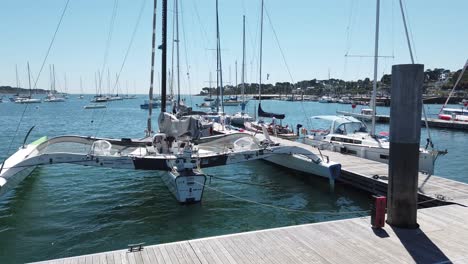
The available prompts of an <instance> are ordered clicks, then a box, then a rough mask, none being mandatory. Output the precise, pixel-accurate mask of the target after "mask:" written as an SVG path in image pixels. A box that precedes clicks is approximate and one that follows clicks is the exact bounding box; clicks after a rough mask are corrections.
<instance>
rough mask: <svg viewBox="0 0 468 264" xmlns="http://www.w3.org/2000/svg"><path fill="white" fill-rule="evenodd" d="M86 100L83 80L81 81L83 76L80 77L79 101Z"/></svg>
mask: <svg viewBox="0 0 468 264" xmlns="http://www.w3.org/2000/svg"><path fill="white" fill-rule="evenodd" d="M83 98H84V95H83V80H82V79H81V76H80V95H79V96H78V99H83Z"/></svg>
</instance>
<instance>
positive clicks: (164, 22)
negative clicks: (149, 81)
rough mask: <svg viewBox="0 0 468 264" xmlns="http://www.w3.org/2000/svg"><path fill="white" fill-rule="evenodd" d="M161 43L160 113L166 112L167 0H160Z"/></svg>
mask: <svg viewBox="0 0 468 264" xmlns="http://www.w3.org/2000/svg"><path fill="white" fill-rule="evenodd" d="M161 41H162V43H161V51H162V53H161V57H162V58H161V75H162V76H161V112H166V97H167V93H166V89H167V87H166V82H167V0H162V40H161Z"/></svg>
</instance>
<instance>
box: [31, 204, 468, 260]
mask: <svg viewBox="0 0 468 264" xmlns="http://www.w3.org/2000/svg"><path fill="white" fill-rule="evenodd" d="M466 219H468V208H467V207H463V206H460V205H446V206H440V207H432V208H426V209H421V210H419V211H418V223H419V224H420V228H418V229H414V230H409V229H399V228H392V227H389V226H388V225H386V226H385V228H383V229H380V230H374V229H372V228H371V227H370V223H369V222H370V220H369V217H363V218H354V219H348V220H340V221H332V222H324V223H317V224H306V225H299V226H291V227H283V228H276V229H268V230H263V231H254V232H247V233H241V234H234V235H226V236H219V237H211V238H203V239H195V240H188V241H181V242H177V243H169V244H161V245H155V246H148V247H145V248H144V249H143V250H142V251H140V252H128V250H118V251H111V252H104V253H98V254H93V255H85V256H78V257H72V258H65V259H57V260H51V261H44V262H40V263H48V264H59V263H60V264H65V263H70V264H75V263H86V264H94V263H96V264H106V263H113V264H117V263H131V264H142V263H145V264H146V263H229V264H234V263H277V264H281V263H291V264H292V263H391V264H394V263H449V262H450V263H468V226H467V222H466Z"/></svg>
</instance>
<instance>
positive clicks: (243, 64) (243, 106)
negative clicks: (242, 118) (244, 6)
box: [241, 15, 245, 109]
mask: <svg viewBox="0 0 468 264" xmlns="http://www.w3.org/2000/svg"><path fill="white" fill-rule="evenodd" d="M242 22H243V24H242V73H241V82H242V109H244V108H245V105H244V104H245V82H244V81H245V80H244V72H245V15H244V16H243V17H242Z"/></svg>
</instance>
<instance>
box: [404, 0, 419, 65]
mask: <svg viewBox="0 0 468 264" xmlns="http://www.w3.org/2000/svg"><path fill="white" fill-rule="evenodd" d="M401 1H403V0H401ZM403 8H404V9H405V14H406V15H407V22H408V28H409V33H410V36H411V48H412V49H413V52H414V53H413V54H414V58H415V60H414V61H416V62H417V61H418V56H417V54H416V45H415V44H414V43H415V42H414V38H413V29H412V27H411V22H410V21H409V15H408V9H407V8H406V2H404V1H403ZM413 63H414V62H413Z"/></svg>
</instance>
